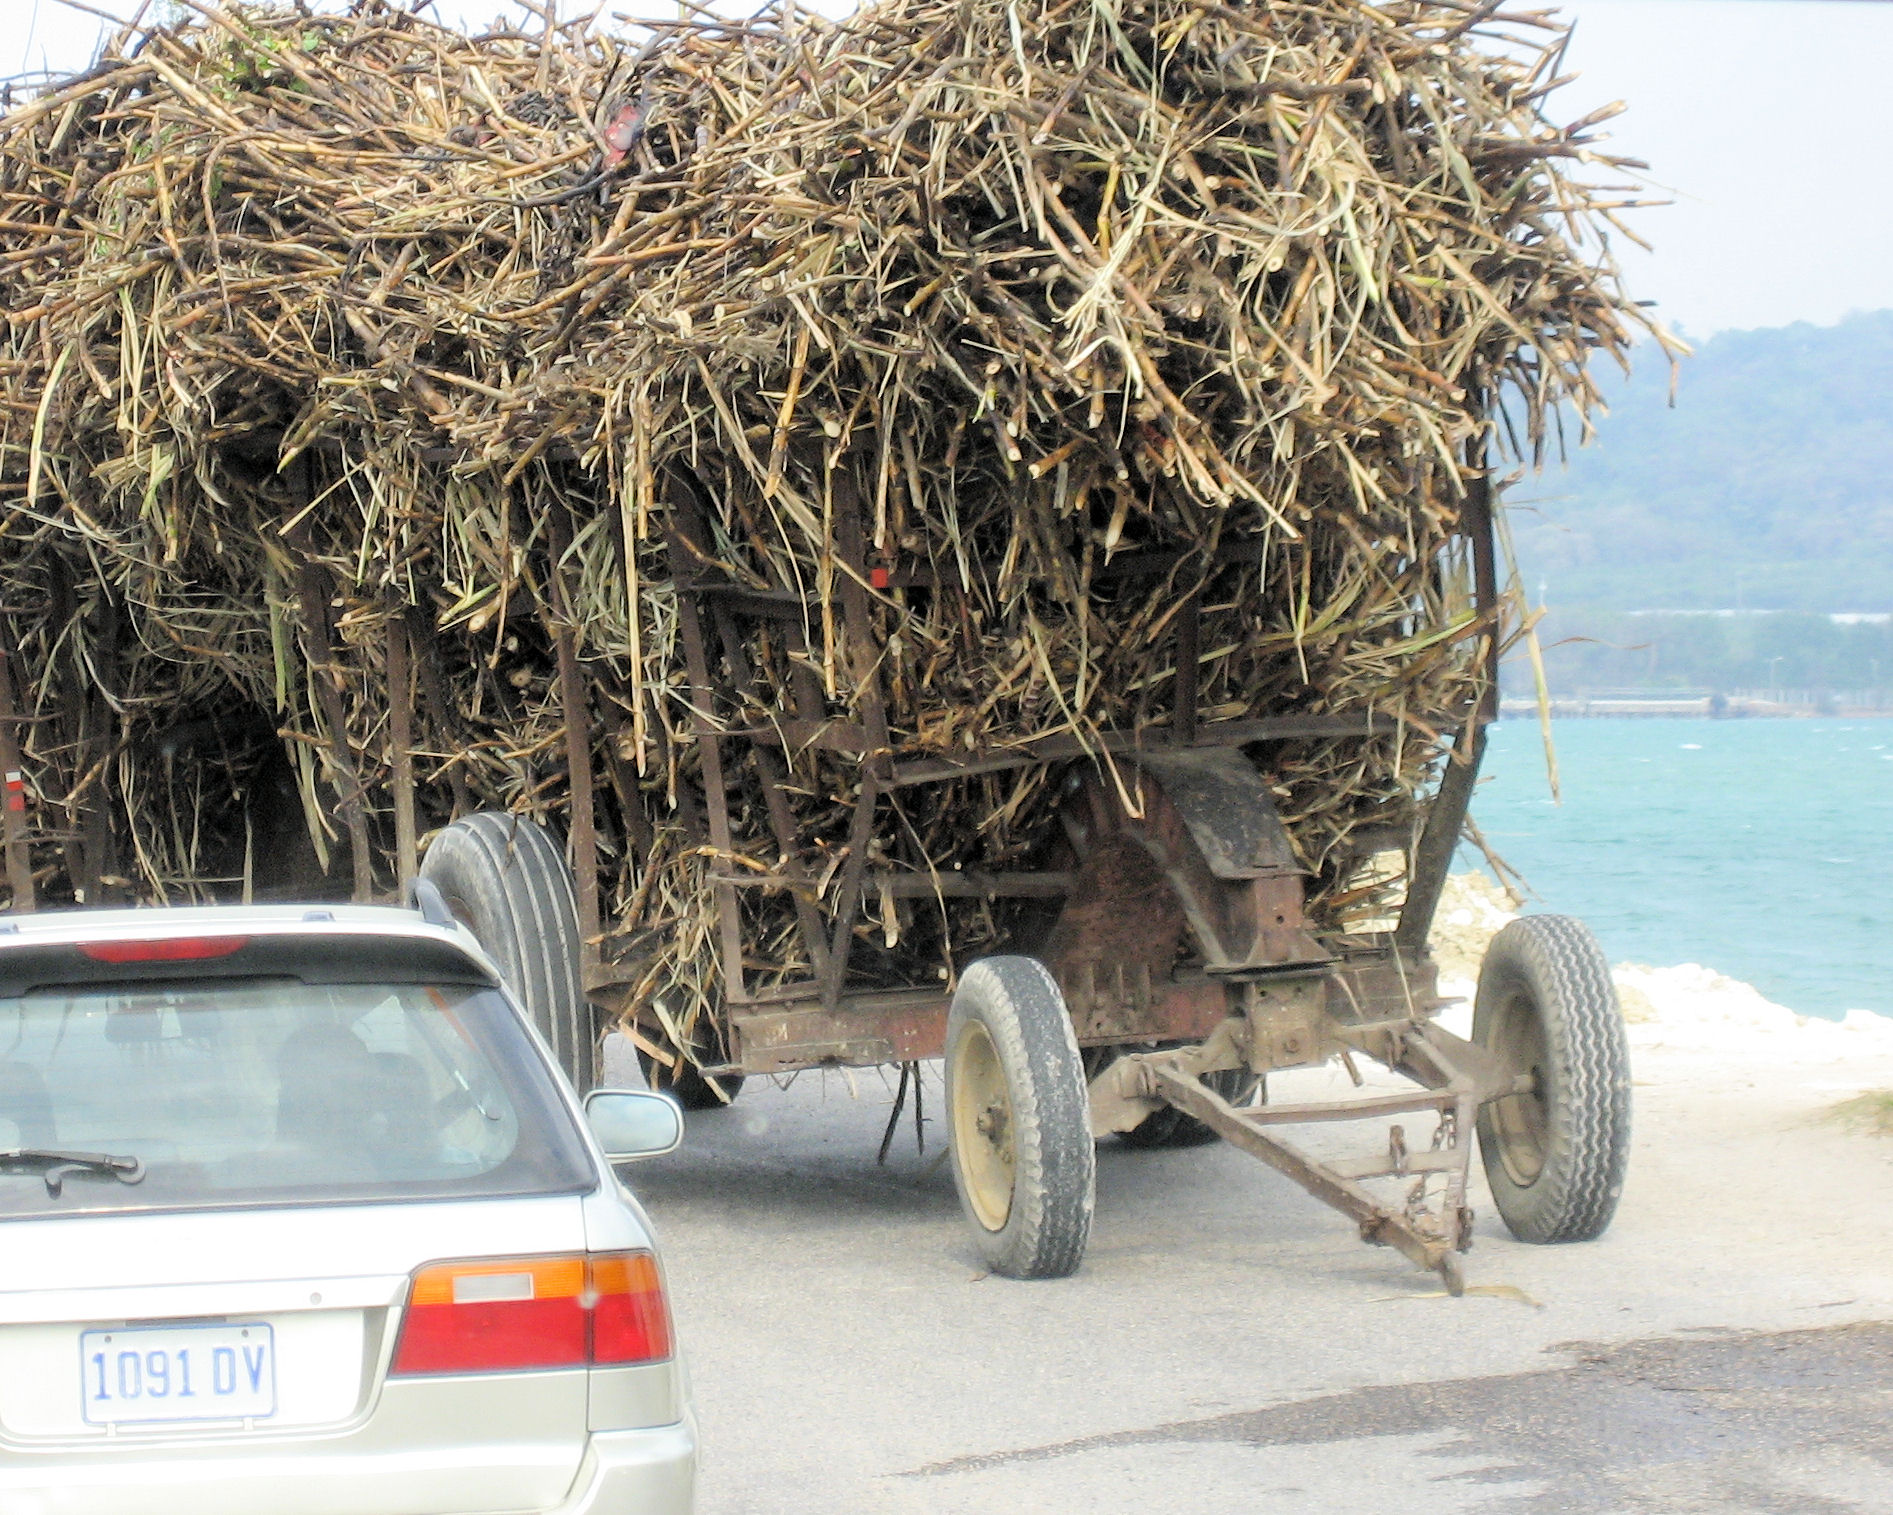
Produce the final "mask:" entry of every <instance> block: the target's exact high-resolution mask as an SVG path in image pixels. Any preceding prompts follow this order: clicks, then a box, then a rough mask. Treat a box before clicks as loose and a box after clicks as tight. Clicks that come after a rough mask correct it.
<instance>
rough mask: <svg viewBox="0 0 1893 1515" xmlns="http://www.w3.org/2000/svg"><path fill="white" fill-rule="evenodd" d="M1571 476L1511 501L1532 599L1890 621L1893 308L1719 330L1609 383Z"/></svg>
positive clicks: (1521, 491) (1563, 472)
mask: <svg viewBox="0 0 1893 1515" xmlns="http://www.w3.org/2000/svg"><path fill="white" fill-rule="evenodd" d="M1606 393H1607V394H1608V396H1609V398H1610V406H1611V413H1610V414H1609V415H1608V416H1606V417H1604V418H1603V419H1602V421H1601V422H1600V423H1599V426H1598V433H1599V435H1598V439H1597V441H1596V442H1595V443H1593V444H1592V445H1591V446H1589V447H1586V448H1583V449H1581V450H1575V451H1574V452H1573V454H1572V456H1571V460H1570V466H1569V467H1568V468H1563V469H1561V468H1558V467H1557V466H1556V465H1554V466H1553V467H1551V468H1550V469H1549V470H1547V472H1546V473H1545V474H1543V475H1542V476H1540V477H1537V478H1527V479H1525V480H1523V481H1521V483H1520V484H1519V485H1518V486H1517V487H1516V488H1515V489H1514V490H1513V491H1512V492H1511V494H1510V496H1509V497H1508V498H1509V499H1510V500H1511V501H1512V503H1513V505H1514V507H1515V508H1514V511H1513V514H1512V521H1513V530H1514V533H1515V536H1516V540H1517V543H1518V555H1519V565H1520V567H1521V569H1522V570H1523V573H1524V576H1525V582H1526V585H1527V586H1528V588H1529V590H1530V592H1531V595H1532V598H1533V600H1534V601H1535V600H1537V598H1538V586H1539V584H1540V582H1541V581H1542V582H1543V583H1544V584H1545V586H1546V592H1547V596H1548V599H1549V602H1550V604H1551V605H1552V606H1553V608H1554V609H1555V608H1560V607H1563V608H1574V607H1579V606H1587V607H1593V608H1597V609H1606V610H1657V609H1769V610H1806V611H1834V610H1873V611H1882V610H1893V311H1875V312H1872V313H1869V314H1865V315H1858V316H1854V317H1851V318H1849V319H1848V320H1846V321H1843V322H1841V323H1840V324H1839V325H1836V326H1826V327H1822V326H1808V325H1805V324H1803V325H1796V326H1786V327H1779V328H1773V329H1769V330H1763V331H1739V332H1725V333H1723V334H1722V335H1720V336H1717V337H1714V338H1711V339H1710V340H1708V341H1706V342H1703V343H1701V344H1700V345H1699V346H1698V349H1697V352H1696V355H1695V356H1694V357H1692V358H1687V359H1685V360H1684V361H1683V363H1682V367H1681V373H1680V376H1679V380H1678V385H1677V396H1676V405H1675V408H1674V409H1671V408H1670V406H1669V366H1668V364H1667V363H1666V362H1665V361H1664V360H1663V358H1662V355H1661V354H1660V353H1656V352H1654V351H1651V352H1649V353H1648V354H1647V355H1646V356H1645V357H1644V359H1643V361H1641V362H1640V363H1639V364H1638V365H1637V367H1636V370H1635V372H1634V373H1633V374H1632V376H1631V377H1630V379H1629V380H1628V381H1627V382H1625V381H1623V380H1621V379H1615V378H1613V380H1612V381H1611V382H1610V383H1609V384H1608V385H1607V387H1606Z"/></svg>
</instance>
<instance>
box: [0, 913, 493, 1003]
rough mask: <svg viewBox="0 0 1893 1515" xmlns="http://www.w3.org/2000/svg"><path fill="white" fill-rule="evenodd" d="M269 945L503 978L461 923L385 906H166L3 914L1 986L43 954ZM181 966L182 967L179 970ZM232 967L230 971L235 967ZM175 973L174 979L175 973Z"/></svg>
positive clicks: (283, 951) (286, 956)
mask: <svg viewBox="0 0 1893 1515" xmlns="http://www.w3.org/2000/svg"><path fill="white" fill-rule="evenodd" d="M235 936H242V937H250V938H256V939H267V941H268V943H269V945H270V948H271V956H272V957H273V958H274V959H276V960H277V961H288V962H290V963H293V962H294V961H295V959H296V957H297V956H298V950H297V949H298V945H299V942H300V943H306V945H307V951H308V955H309V956H310V957H311V958H312V959H314V958H322V959H330V960H332V959H333V958H334V956H335V954H336V949H337V948H338V947H344V948H345V947H346V946H347V945H348V944H351V943H352V944H354V945H355V946H356V947H358V948H367V947H369V946H370V945H371V944H373V945H374V946H377V947H379V948H380V949H381V950H380V951H378V952H375V953H372V954H367V955H370V956H374V957H378V958H380V957H386V956H388V955H389V954H390V953H395V954H398V953H399V952H400V951H401V949H402V946H403V944H404V943H412V944H413V946H414V947H415V948H416V949H418V950H417V951H416V953H415V956H417V957H420V958H425V959H429V960H431V961H433V962H436V963H438V962H440V961H442V958H443V955H444V953H443V949H445V953H447V954H451V955H452V956H453V957H457V958H459V959H460V960H461V961H463V962H464V963H465V964H466V965H467V966H468V967H471V968H473V969H474V970H476V971H477V972H478V974H479V975H480V976H481V977H482V978H485V979H487V980H489V981H490V982H492V983H494V984H499V983H500V982H501V974H500V971H499V969H498V967H497V966H496V965H495V964H494V962H493V960H492V959H491V958H490V957H489V956H488V955H487V954H486V952H485V951H484V950H483V949H482V948H481V946H480V944H479V942H478V941H476V940H475V938H474V936H473V933H472V932H471V931H469V930H467V928H466V927H464V926H462V925H460V924H459V923H458V922H453V923H451V924H447V925H436V924H433V923H432V922H430V921H427V920H425V919H423V918H422V916H421V915H420V913H419V912H418V911H414V910H401V909H396V908H393V907H391V906H386V905H346V904H328V903H317V904H302V905H165V906H153V907H149V908H145V909H135V910H115V909H78V910H41V911H28V912H21V913H18V914H10V915H0V979H4V978H6V977H8V976H9V975H8V974H7V971H6V959H7V958H9V957H14V956H16V955H17V954H23V953H30V954H33V955H36V956H37V955H40V954H43V953H44V952H45V951H47V950H48V949H58V948H63V947H78V946H81V945H97V944H103V943H109V942H159V941H171V940H176V939H179V938H190V937H235ZM182 966H183V965H181V964H180V965H179V968H181V967H182ZM233 966H234V965H233ZM179 968H173V969H172V970H171V971H172V972H177V971H179Z"/></svg>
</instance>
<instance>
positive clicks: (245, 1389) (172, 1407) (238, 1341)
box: [79, 1324, 276, 1426]
mask: <svg viewBox="0 0 1893 1515" xmlns="http://www.w3.org/2000/svg"><path fill="white" fill-rule="evenodd" d="M79 1368H80V1374H81V1382H82V1383H83V1385H84V1388H83V1391H82V1392H83V1396H84V1407H83V1408H84V1416H85V1420H86V1423H87V1424H88V1425H95V1426H97V1425H121V1424H124V1423H126V1422H128V1421H154V1420H261V1419H264V1418H265V1417H267V1416H270V1415H274V1414H275V1413H276V1344H275V1340H274V1336H273V1333H272V1332H271V1330H270V1328H269V1327H268V1326H267V1325H263V1324H257V1325H231V1326H131V1327H127V1328H125V1329H123V1330H118V1331H84V1332H81V1333H80V1336H79Z"/></svg>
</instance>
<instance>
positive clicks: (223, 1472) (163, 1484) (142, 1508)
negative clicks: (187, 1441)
mask: <svg viewBox="0 0 1893 1515" xmlns="http://www.w3.org/2000/svg"><path fill="white" fill-rule="evenodd" d="M696 1454H697V1432H696V1426H695V1424H694V1423H693V1422H692V1421H691V1420H689V1419H685V1420H682V1421H679V1422H677V1423H676V1424H675V1425H668V1426H649V1427H645V1428H643V1429H640V1430H635V1431H594V1432H593V1433H592V1434H591V1436H590V1437H589V1438H588V1440H587V1444H586V1448H585V1454H584V1457H583V1459H582V1460H581V1461H580V1463H579V1467H578V1472H577V1474H576V1476H575V1477H574V1478H573V1480H572V1484H571V1487H570V1489H569V1491H568V1492H567V1494H566V1496H565V1498H564V1499H563V1500H561V1501H560V1502H558V1503H557V1504H555V1505H552V1506H549V1507H548V1506H543V1505H542V1506H539V1507H538V1508H539V1510H540V1511H542V1512H543V1515H633V1512H635V1515H689V1512H690V1509H691V1504H692V1498H693V1494H694V1488H695V1481H696V1480H695V1472H696ZM568 1455H569V1454H568ZM469 1460H471V1461H475V1462H477V1461H479V1460H480V1459H478V1458H474V1459H468V1458H466V1457H465V1456H464V1455H463V1456H462V1457H460V1458H458V1459H456V1461H458V1462H460V1464H461V1471H462V1472H463V1473H464V1472H465V1471H466V1463H467V1462H468V1461H469ZM35 1461H36V1459H20V1460H19V1461H15V1460H14V1459H12V1458H8V1457H0V1511H4V1512H5V1515H259V1512H269V1515H280V1512H291V1515H377V1512H380V1511H382V1510H385V1509H390V1508H399V1509H401V1510H403V1511H414V1512H417V1515H418V1512H420V1511H423V1510H424V1511H426V1512H427V1515H463V1507H462V1506H461V1505H460V1503H459V1501H451V1502H449V1503H443V1504H440V1505H438V1506H436V1505H435V1504H434V1503H433V1502H432V1500H430V1499H428V1497H427V1495H426V1494H425V1493H424V1492H422V1491H423V1490H425V1488H426V1486H427V1484H428V1483H429V1482H432V1481H435V1480H439V1479H443V1478H444V1477H446V1476H447V1474H448V1469H446V1468H445V1467H433V1466H431V1465H429V1463H430V1460H429V1459H427V1458H423V1457H415V1456H407V1457H402V1456H393V1457H390V1456H387V1455H385V1454H384V1455H382V1456H379V1457H373V1458H364V1459H362V1460H361V1462H360V1463H359V1464H358V1465H355V1466H351V1467H348V1468H346V1469H344V1468H341V1467H338V1465H337V1460H336V1459H335V1458H333V1457H331V1456H320V1455H318V1456H307V1455H300V1456H299V1455H297V1454H295V1453H293V1452H292V1453H285V1454H281V1455H275V1456H267V1457H259V1458H245V1459H243V1460H242V1461H241V1462H240V1463H236V1464H235V1465H233V1463H232V1461H231V1460H229V1459H220V1458H218V1457H217V1456H216V1454H215V1453H214V1452H213V1451H211V1450H210V1449H208V1448H206V1450H205V1455H204V1456H203V1457H201V1458H191V1457H185V1458H180V1457H176V1456H171V1457H166V1458H163V1459H152V1460H148V1461H147V1460H144V1459H140V1458H136V1457H131V1458H118V1457H110V1458H99V1459H96V1460H93V1461H90V1462H88V1463H85V1464H81V1465H74V1464H71V1463H66V1464H64V1465H54V1466H45V1465H40V1466H34V1465H33V1464H34V1462H35ZM500 1461H501V1460H500V1459H493V1458H489V1459H487V1463H488V1465H487V1466H486V1467H485V1468H484V1469H483V1470H481V1482H482V1483H483V1485H484V1487H485V1491H486V1493H487V1495H488V1497H489V1498H491V1496H492V1495H493V1494H495V1493H497V1492H498V1491H499V1488H501V1487H503V1486H504V1485H505V1484H506V1483H507V1482H508V1475H509V1473H512V1472H513V1471H514V1470H511V1469H509V1468H507V1467H504V1466H501V1465H500ZM390 1497H392V1498H393V1499H394V1501H395V1502H394V1504H393V1505H390V1504H389V1503H388V1500H389V1499H390ZM501 1498H502V1501H503V1505H504V1507H506V1508H511V1509H525V1508H530V1506H520V1505H516V1504H513V1503H512V1502H511V1501H504V1496H503V1495H502V1496H501ZM492 1507H493V1506H492V1505H490V1504H489V1505H488V1506H487V1508H492Z"/></svg>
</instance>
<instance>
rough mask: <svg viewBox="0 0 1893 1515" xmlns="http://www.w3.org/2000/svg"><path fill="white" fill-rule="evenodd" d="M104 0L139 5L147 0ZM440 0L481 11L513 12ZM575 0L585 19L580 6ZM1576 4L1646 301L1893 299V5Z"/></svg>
mask: <svg viewBox="0 0 1893 1515" xmlns="http://www.w3.org/2000/svg"><path fill="white" fill-rule="evenodd" d="M88 3H90V4H92V5H94V6H95V7H96V8H97V9H101V10H112V11H115V12H118V13H120V14H129V13H130V12H131V11H132V10H134V9H135V8H136V5H137V0H88ZM739 3H740V0H737V3H732V4H730V5H729V6H728V7H726V8H727V9H729V10H730V11H731V13H735V12H736V10H737V9H738V5H739ZM831 3H840V0H831ZM438 5H439V13H440V14H441V15H442V16H443V17H445V18H447V19H449V20H462V21H465V20H472V21H474V22H481V21H484V20H486V19H488V18H490V17H492V16H494V15H497V14H501V13H502V12H505V11H506V10H507V9H508V8H507V7H506V5H505V4H504V3H503V0H438ZM154 8H155V5H154ZM610 8H611V9H617V8H618V6H617V5H615V4H614V5H612V6H611V7H610ZM626 8H627V9H631V10H637V9H640V7H639V6H637V5H635V4H632V5H628V6H627V7H626ZM745 8H747V7H745ZM823 8H824V9H828V8H830V7H829V6H828V5H824V6H823ZM567 9H568V10H569V11H571V12H572V13H574V14H576V13H577V12H578V10H579V5H578V4H577V0H568V3H567ZM648 9H650V10H651V11H652V12H653V13H657V12H660V11H664V10H667V7H665V6H664V5H662V4H661V3H656V4H651V5H649V7H648ZM1564 10H1565V14H1566V15H1567V16H1570V17H1573V18H1575V20H1576V22H1577V32H1576V36H1575V38H1574V39H1573V42H1572V45H1571V51H1570V55H1569V66H1570V67H1571V68H1574V69H1576V70H1578V71H1580V73H1581V74H1582V77H1581V78H1580V79H1579V80H1578V82H1576V83H1575V84H1573V85H1571V86H1569V87H1568V88H1567V89H1565V90H1564V91H1561V92H1560V94H1559V95H1558V96H1554V97H1553V113H1554V115H1557V116H1559V117H1562V118H1563V119H1571V118H1574V117H1576V116H1579V115H1582V114H1584V113H1585V112H1586V111H1589V110H1591V109H1593V108H1594V107H1596V106H1598V105H1602V104H1605V103H1607V102H1609V101H1612V100H1624V101H1626V102H1627V103H1628V104H1629V106H1630V110H1629V112H1628V113H1627V114H1626V115H1624V116H1621V117H1619V118H1618V119H1617V120H1616V121H1614V122H1612V123H1611V124H1610V126H1609V127H1608V128H1607V129H1608V130H1610V131H1612V132H1613V133H1614V146H1615V147H1616V148H1618V149H1619V150H1621V151H1624V152H1627V153H1629V154H1631V155H1632V156H1635V157H1640V158H1644V159H1647V160H1648V162H1649V163H1650V169H1651V174H1652V176H1653V177H1654V179H1655V180H1656V181H1657V182H1658V183H1660V184H1661V185H1662V186H1664V187H1665V189H1667V190H1668V191H1670V192H1671V193H1673V194H1674V196H1675V198H1676V203H1675V204H1674V205H1671V206H1668V207H1665V208H1663V209H1660V210H1651V211H1645V212H1642V213H1641V214H1640V216H1639V218H1638V220H1637V222H1636V223H1635V224H1636V225H1637V226H1638V227H1639V229H1640V231H1641V233H1642V234H1643V235H1644V236H1645V237H1646V238H1647V239H1648V240H1650V241H1651V242H1653V243H1655V244H1656V251H1655V253H1654V254H1653V255H1646V254H1643V253H1641V252H1639V251H1638V250H1637V249H1636V248H1634V247H1630V246H1625V247H1624V248H1623V249H1622V254H1623V257H1624V262H1625V265H1626V267H1627V269H1628V271H1629V274H1630V276H1631V288H1632V292H1633V293H1634V294H1635V295H1637V296H1638V297H1639V298H1643V299H1653V300H1656V301H1657V302H1658V309H1659V310H1660V312H1661V313H1662V315H1663V316H1664V318H1665V319H1666V320H1667V321H1669V322H1670V323H1671V324H1672V325H1679V326H1680V327H1682V328H1683V329H1684V330H1686V331H1688V332H1690V333H1692V334H1694V335H1696V336H1706V335H1708V334H1709V333H1711V332H1715V331H1719V330H1722V329H1724V328H1728V327H1751V326H1780V325H1785V324H1786V323H1788V322H1790V321H1814V322H1819V323H1827V322H1832V321H1835V320H1837V319H1839V318H1840V317H1841V316H1843V315H1845V314H1846V313H1847V312H1848V311H1850V310H1871V309H1878V308H1883V307H1893V257H1890V256H1889V255H1888V248H1889V244H1890V243H1893V168H1890V167H1889V166H1888V165H1889V149H1888V147H1887V145H1886V120H1887V115H1888V111H1887V100H1888V98H1889V85H1888V81H1887V73H1888V69H1889V65H1893V4H1857V3H1855V4H1849V3H1827V0H1578V3H1575V4H1572V5H1568V6H1566V7H1565V8H1564ZM512 14H515V15H516V14H518V12H517V11H516V10H515V11H513V12H512ZM102 27H103V23H102V22H100V21H98V20H96V19H95V18H93V17H91V16H88V15H86V14H84V13H82V12H79V11H74V10H70V9H68V8H66V7H65V6H63V5H61V4H59V3H58V0H0V70H3V71H9V72H10V71H12V70H14V69H20V70H26V69H38V68H43V67H52V68H55V69H61V70H72V69H77V68H81V67H83V66H84V65H85V64H86V62H87V61H88V60H89V59H90V57H91V55H92V52H93V50H94V48H95V47H96V46H97V43H98V38H99V33H100V31H101V29H102Z"/></svg>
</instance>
